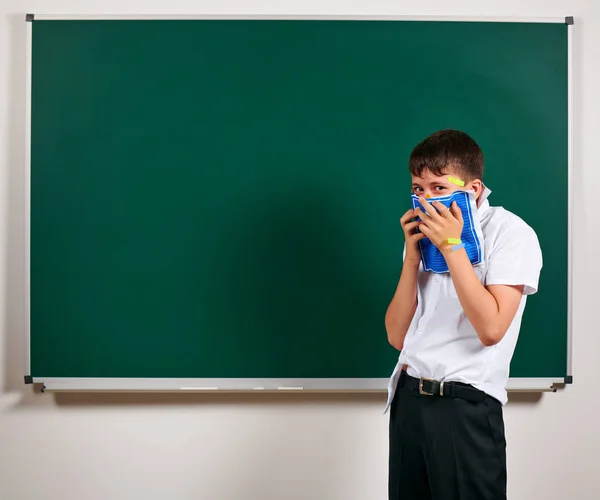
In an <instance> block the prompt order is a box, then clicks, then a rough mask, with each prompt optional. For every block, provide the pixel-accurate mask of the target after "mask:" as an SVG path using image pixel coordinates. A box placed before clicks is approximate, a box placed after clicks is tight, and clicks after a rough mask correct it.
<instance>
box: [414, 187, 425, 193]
mask: <svg viewBox="0 0 600 500" xmlns="http://www.w3.org/2000/svg"><path fill="white" fill-rule="evenodd" d="M413 191H414V192H415V193H420V192H421V191H423V188H420V187H416V188H413Z"/></svg>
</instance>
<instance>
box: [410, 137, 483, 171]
mask: <svg viewBox="0 0 600 500" xmlns="http://www.w3.org/2000/svg"><path fill="white" fill-rule="evenodd" d="M408 168H409V170H410V173H411V174H412V175H414V176H416V177H421V176H422V175H423V172H425V171H428V172H431V173H432V174H433V175H436V176H442V175H446V174H448V170H449V169H452V170H453V171H454V172H455V173H456V174H460V176H461V179H462V180H463V181H465V182H469V181H472V180H475V179H483V152H482V151H481V148H480V147H479V146H478V145H477V143H476V142H475V141H474V140H473V139H472V138H471V137H470V136H468V135H467V134H465V133H464V132H461V131H459V130H452V129H444V130H439V131H438V132H435V133H433V134H431V135H430V136H429V137H427V138H426V139H425V140H423V141H421V142H420V143H419V144H417V145H416V146H415V148H414V149H413V151H412V153H411V155H410V159H409V161H408Z"/></svg>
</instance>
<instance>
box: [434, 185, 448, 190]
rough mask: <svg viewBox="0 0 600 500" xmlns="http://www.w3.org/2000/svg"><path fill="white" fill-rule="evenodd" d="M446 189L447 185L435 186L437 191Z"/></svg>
mask: <svg viewBox="0 0 600 500" xmlns="http://www.w3.org/2000/svg"><path fill="white" fill-rule="evenodd" d="M444 189H446V187H445V186H436V187H435V190H436V191H443V190H444Z"/></svg>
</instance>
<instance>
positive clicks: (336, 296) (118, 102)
mask: <svg viewBox="0 0 600 500" xmlns="http://www.w3.org/2000/svg"><path fill="white" fill-rule="evenodd" d="M567 62H568V50H567V26H566V25H565V24H560V23H558V24H546V23H490V22H481V23H475V22H409V21H366V20H363V21H361V20H354V21H350V20H344V21H335V20H329V21H328V20H103V21H92V20H77V21H75V20H71V21H56V20H54V21H42V20H40V21H38V20H36V21H34V22H33V23H32V88H31V207H30V210H31V218H30V221H31V222H30V240H31V242H30V249H31V258H30V289H31V292H30V301H31V303H30V309H31V312H30V315H31V319H30V323H31V331H30V359H31V375H32V376H33V377H36V378H43V377H73V378H77V377H98V378H105V377H111V378H112V377H116V378H129V377H144V378H155V377H156V378H182V377H188V378H205V377H209V378H210V377H221V378H280V379H283V378H307V379H312V378H353V379H363V378H383V377H387V376H389V374H390V372H391V370H392V368H393V366H394V364H395V362H396V359H397V352H395V351H394V349H393V348H392V347H390V346H389V345H388V343H387V339H386V333H385V328H384V314H385V310H386V307H387V305H388V303H389V301H390V299H391V297H392V295H393V292H394V290H395V286H396V284H397V280H398V277H399V274H400V270H401V265H402V246H403V240H402V233H401V230H400V227H399V222H398V219H399V217H400V215H401V214H402V213H404V212H405V211H406V210H407V208H408V207H409V204H410V176H409V174H408V168H407V160H408V156H409V154H410V151H411V149H412V147H413V146H414V145H415V144H416V143H417V142H418V141H420V140H421V139H423V138H424V137H425V136H427V135H429V134H430V133H431V132H433V131H435V130H437V129H440V128H447V127H450V128H458V129H462V130H464V131H466V132H467V133H469V134H471V135H472V136H473V137H474V138H475V139H476V140H477V141H478V143H479V144H480V145H481V147H482V149H483V150H484V154H485V159H486V166H485V179H484V180H485V182H486V184H487V185H488V186H489V187H490V188H491V189H492V191H493V194H492V196H491V198H490V201H491V203H492V205H501V206H504V207H505V208H507V209H508V210H511V211H513V212H515V213H517V214H519V215H520V216H522V217H523V218H524V219H525V220H526V221H527V222H528V223H529V224H530V225H531V226H533V228H534V229H535V230H536V231H537V233H538V235H539V239H540V242H541V246H542V250H543V254H544V268H543V271H542V275H541V279H540V287H539V293H538V294H537V295H534V296H533V297H531V298H530V300H529V302H528V306H527V309H526V312H525V316H524V320H523V325H522V330H521V336H520V340H519V343H518V346H517V351H516V354H515V357H514V361H513V364H512V371H511V376H512V377H564V376H565V375H567V338H568V336H567V329H568V328H567V326H568V325H567V299H568V293H567V289H568V286H567V283H568V272H567V271H568V267H567V249H568V124H567V121H568V120H567V118H568V71H567Z"/></svg>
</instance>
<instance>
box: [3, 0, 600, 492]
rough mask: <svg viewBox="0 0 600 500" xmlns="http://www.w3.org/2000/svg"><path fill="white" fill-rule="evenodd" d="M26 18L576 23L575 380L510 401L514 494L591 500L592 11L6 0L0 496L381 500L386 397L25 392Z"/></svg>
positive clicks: (318, 1) (597, 35)
mask: <svg viewBox="0 0 600 500" xmlns="http://www.w3.org/2000/svg"><path fill="white" fill-rule="evenodd" d="M418 5H421V7H418ZM25 12H35V13H159V12H163V13H164V12H169V13H200V12H204V13H210V12H212V13H306V14H315V13H330V14H331V13H332V14H342V13H346V14H366V13H371V14H401V15H408V14H413V15H415V14H430V15H502V16H513V15H519V16H565V15H573V16H575V17H576V36H575V41H576V54H577V55H576V61H575V62H576V84H575V97H576V101H575V112H576V120H575V125H576V139H575V154H576V173H575V193H576V197H575V242H576V246H577V250H576V252H575V279H574V292H575V297H574V299H575V307H574V332H575V334H574V375H575V384H574V385H573V386H571V387H568V388H567V389H566V390H565V391H561V392H559V393H557V394H546V395H543V396H542V397H541V398H533V399H531V398H523V397H519V398H515V397H512V398H511V400H510V402H509V404H508V405H507V407H506V413H505V415H506V425H507V439H508V443H509V444H508V446H509V453H508V459H509V498H510V499H511V500H531V499H532V498H538V499H540V500H565V499H575V500H580V499H582V500H585V499H598V498H600V474H599V473H598V465H597V463H598V462H597V457H598V450H599V449H600V434H599V430H598V425H597V421H598V414H599V413H600V389H599V383H600V370H599V369H598V368H597V365H596V362H597V360H598V359H599V358H598V354H599V353H600V341H599V338H600V331H599V330H598V321H597V314H598V308H599V306H600V305H599V304H598V299H597V297H598V294H597V293H596V294H595V293H594V292H595V288H594V286H593V283H594V282H596V283H600V269H598V267H594V268H590V269H586V268H584V266H583V265H582V264H581V263H582V262H586V261H590V259H591V258H592V256H593V255H594V254H595V255H598V248H600V224H599V223H598V219H599V216H598V215H597V213H598V208H597V207H598V205H597V202H596V199H595V194H596V192H597V190H598V186H600V168H599V167H598V157H599V156H600V155H599V150H598V144H599V143H600V118H598V117H599V116H600V92H599V91H598V89H600V2H598V1H597V0H571V1H567V0H529V1H525V0H503V1H488V2H481V1H479V0H455V1H454V2H447V1H445V0H429V1H428V2H404V1H398V0H397V1H392V0H390V1H385V0H353V1H351V0H348V1H346V2H342V1H335V0H305V1H300V0H298V1H295V2H292V1H290V2H285V1H283V0H282V1H276V0H272V1H258V0H255V1H254V2H250V1H248V0H246V1H244V0H237V1H236V0H229V1H221V2H216V1H213V2H211V1H208V0H203V1H193V0H171V1H169V2H160V1H158V0H146V1H137V0H121V1H118V0H105V1H96V0H90V1H85V2H84V1H77V0H46V1H42V0H35V1H34V0H30V1H26V0H0V262H2V264H3V265H0V317H1V318H2V320H3V321H1V322H0V325H2V329H1V331H0V393H1V392H2V388H3V387H4V388H5V389H6V392H9V391H13V392H14V391H17V392H21V391H24V392H23V401H22V402H21V403H20V404H18V405H9V404H7V398H6V397H4V407H5V409H4V412H3V413H2V414H0V499H3V500H23V499H27V500H37V499H42V498H43V499H47V500H71V499H73V500H79V499H86V500H96V499H98V500H99V499H103V500H104V499H111V500H114V499H128V500H131V499H138V498H139V499H144V500H153V499H161V500H162V499H165V498H169V499H178V500H179V499H182V500H188V499H190V500H191V499H208V500H226V499H227V500H230V499H244V500H282V499H286V500H295V499H326V500H365V499H368V500H384V499H385V498H386V488H387V486H386V478H387V465H386V459H387V455H386V454H387V417H386V416H383V415H382V413H381V410H382V404H383V402H384V395H381V396H379V395H377V396H369V397H360V398H358V397H350V396H336V397H326V396H319V397H316V396H312V397H305V396H302V395H291V396H284V397H274V396H268V395H262V396H258V395H255V396H254V397H250V396H245V397H232V396H220V395H212V396H210V398H202V397H200V396H191V395H186V396H187V397H183V396H143V395H141V396H140V395H137V396H126V395H123V396H112V397H110V396H97V397H91V396H86V397H78V396H63V397H60V398H55V397H53V396H52V395H48V394H33V393H32V392H31V391H30V388H27V389H24V387H23V385H22V376H23V367H22V363H21V360H22V358H23V348H22V335H23V329H24V305H23V304H24V285H23V264H24V260H23V251H24V249H23V241H24V238H23V185H24V184H23V149H24V148H23V146H24V134H23V131H24V113H23V111H24V110H23V102H24V84H25V78H24V72H25V65H24V61H25V49H24V45H25V23H24V22H23V15H24V13H25ZM538 194H539V193H538V192H537V191H536V186H531V187H530V189H524V196H536V195H538ZM553 210H556V207H551V206H549V207H548V214H549V216H551V213H552V211H553ZM545 272H551V270H550V269H547V270H546V271H545ZM2 400H3V398H2V396H0V412H2V409H1V408H2Z"/></svg>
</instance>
